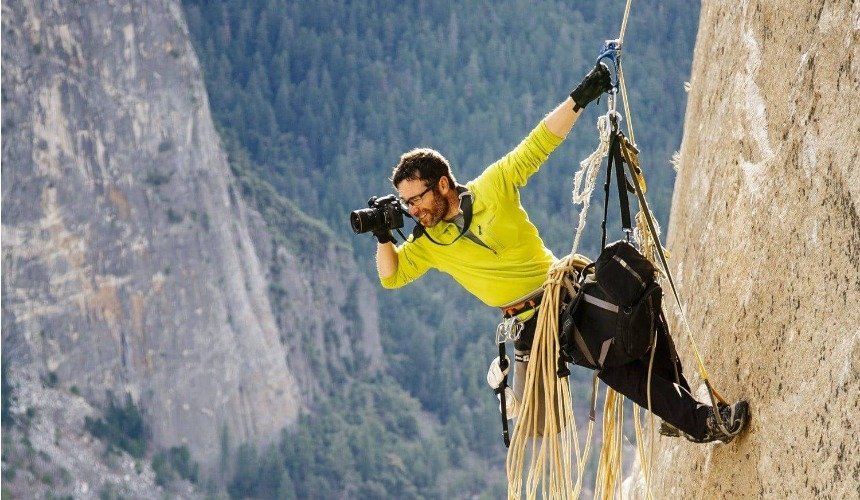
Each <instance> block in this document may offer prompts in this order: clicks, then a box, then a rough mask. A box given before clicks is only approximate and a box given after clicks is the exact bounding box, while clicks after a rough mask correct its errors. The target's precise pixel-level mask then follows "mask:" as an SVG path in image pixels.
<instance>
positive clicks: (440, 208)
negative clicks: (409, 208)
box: [418, 189, 451, 227]
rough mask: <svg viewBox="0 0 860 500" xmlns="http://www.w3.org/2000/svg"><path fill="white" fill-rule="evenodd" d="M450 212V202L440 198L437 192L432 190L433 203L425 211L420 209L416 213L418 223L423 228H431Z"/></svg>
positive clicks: (442, 197)
mask: <svg viewBox="0 0 860 500" xmlns="http://www.w3.org/2000/svg"><path fill="white" fill-rule="evenodd" d="M450 210H451V202H450V201H448V198H446V197H444V196H442V193H439V192H438V191H437V190H435V189H434V190H433V202H432V203H431V204H430V207H429V208H427V209H422V210H420V211H419V212H418V221H419V222H420V223H421V225H422V226H424V227H433V226H435V225H436V224H438V223H439V222H441V221H442V219H443V218H444V217H445V216H446V215H447V214H448V212H449V211H450Z"/></svg>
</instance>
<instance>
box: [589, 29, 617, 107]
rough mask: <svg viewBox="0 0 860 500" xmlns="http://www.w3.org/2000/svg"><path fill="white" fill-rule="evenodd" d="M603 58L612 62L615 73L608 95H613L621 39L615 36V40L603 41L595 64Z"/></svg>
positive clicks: (615, 85)
mask: <svg viewBox="0 0 860 500" xmlns="http://www.w3.org/2000/svg"><path fill="white" fill-rule="evenodd" d="M604 59H609V62H611V63H612V69H613V70H614V73H615V81H614V82H613V83H612V91H611V92H610V95H612V96H614V95H615V94H617V93H618V80H619V76H618V65H619V64H621V41H620V40H618V39H617V38H616V39H615V40H606V41H605V42H603V47H602V48H601V49H600V55H599V56H598V57H597V61H596V62H595V64H600V61H602V60H604Z"/></svg>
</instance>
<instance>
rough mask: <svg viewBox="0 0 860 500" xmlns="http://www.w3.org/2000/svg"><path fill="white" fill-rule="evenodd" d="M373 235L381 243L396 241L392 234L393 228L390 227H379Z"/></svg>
mask: <svg viewBox="0 0 860 500" xmlns="http://www.w3.org/2000/svg"><path fill="white" fill-rule="evenodd" d="M373 236H375V237H376V241H378V242H379V243H380V244H383V243H394V242H395V240H394V237H393V236H391V230H389V229H378V230H376V231H374V232H373Z"/></svg>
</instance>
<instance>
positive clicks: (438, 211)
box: [397, 177, 451, 227]
mask: <svg viewBox="0 0 860 500" xmlns="http://www.w3.org/2000/svg"><path fill="white" fill-rule="evenodd" d="M442 184H444V185H445V186H444V189H443V186H442ZM447 186H448V179H447V178H445V177H443V178H441V179H439V181H437V182H435V183H432V184H429V185H428V184H427V182H426V181H425V180H424V179H406V180H404V181H402V182H401V183H400V184H399V185H398V186H397V191H398V192H399V193H400V199H401V201H402V202H403V204H404V205H405V206H406V207H407V208H408V209H409V215H411V216H412V217H414V218H415V220H417V221H418V222H420V223H421V225H422V226H424V227H433V226H435V225H436V224H438V223H439V221H441V220H442V219H444V218H445V216H446V215H448V213H449V212H450V211H451V203H450V202H449V201H448V198H447V197H446V196H444V194H443V191H447Z"/></svg>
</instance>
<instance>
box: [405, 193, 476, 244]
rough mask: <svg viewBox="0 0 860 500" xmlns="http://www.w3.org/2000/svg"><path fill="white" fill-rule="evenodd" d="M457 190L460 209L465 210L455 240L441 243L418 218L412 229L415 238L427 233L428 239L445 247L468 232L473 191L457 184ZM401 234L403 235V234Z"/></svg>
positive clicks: (470, 222) (470, 221)
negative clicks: (461, 225)
mask: <svg viewBox="0 0 860 500" xmlns="http://www.w3.org/2000/svg"><path fill="white" fill-rule="evenodd" d="M457 192H458V193H459V195H458V196H459V198H460V210H462V211H463V228H462V229H460V234H458V235H457V237H456V238H454V239H453V241H451V242H450V243H439V242H438V241H436V240H434V239H433V238H432V237H431V236H430V233H428V232H427V228H426V227H424V226H422V225H421V223H420V222H418V221H417V220H416V221H415V229H413V230H412V237H413V238H415V239H418V238H420V237H421V236H422V235H426V236H427V239H428V240H430V241H431V242H432V243H435V244H437V245H439V246H443V247H444V246H448V245H453V244H454V242H456V241H457V240H459V239H460V238H461V237H462V236H463V235H464V234H466V232H467V231H468V230H469V226H470V225H471V224H472V192H471V191H469V190H468V189H466V186H457ZM410 218H411V216H410ZM412 220H415V219H412ZM401 236H403V235H402V234H401Z"/></svg>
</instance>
